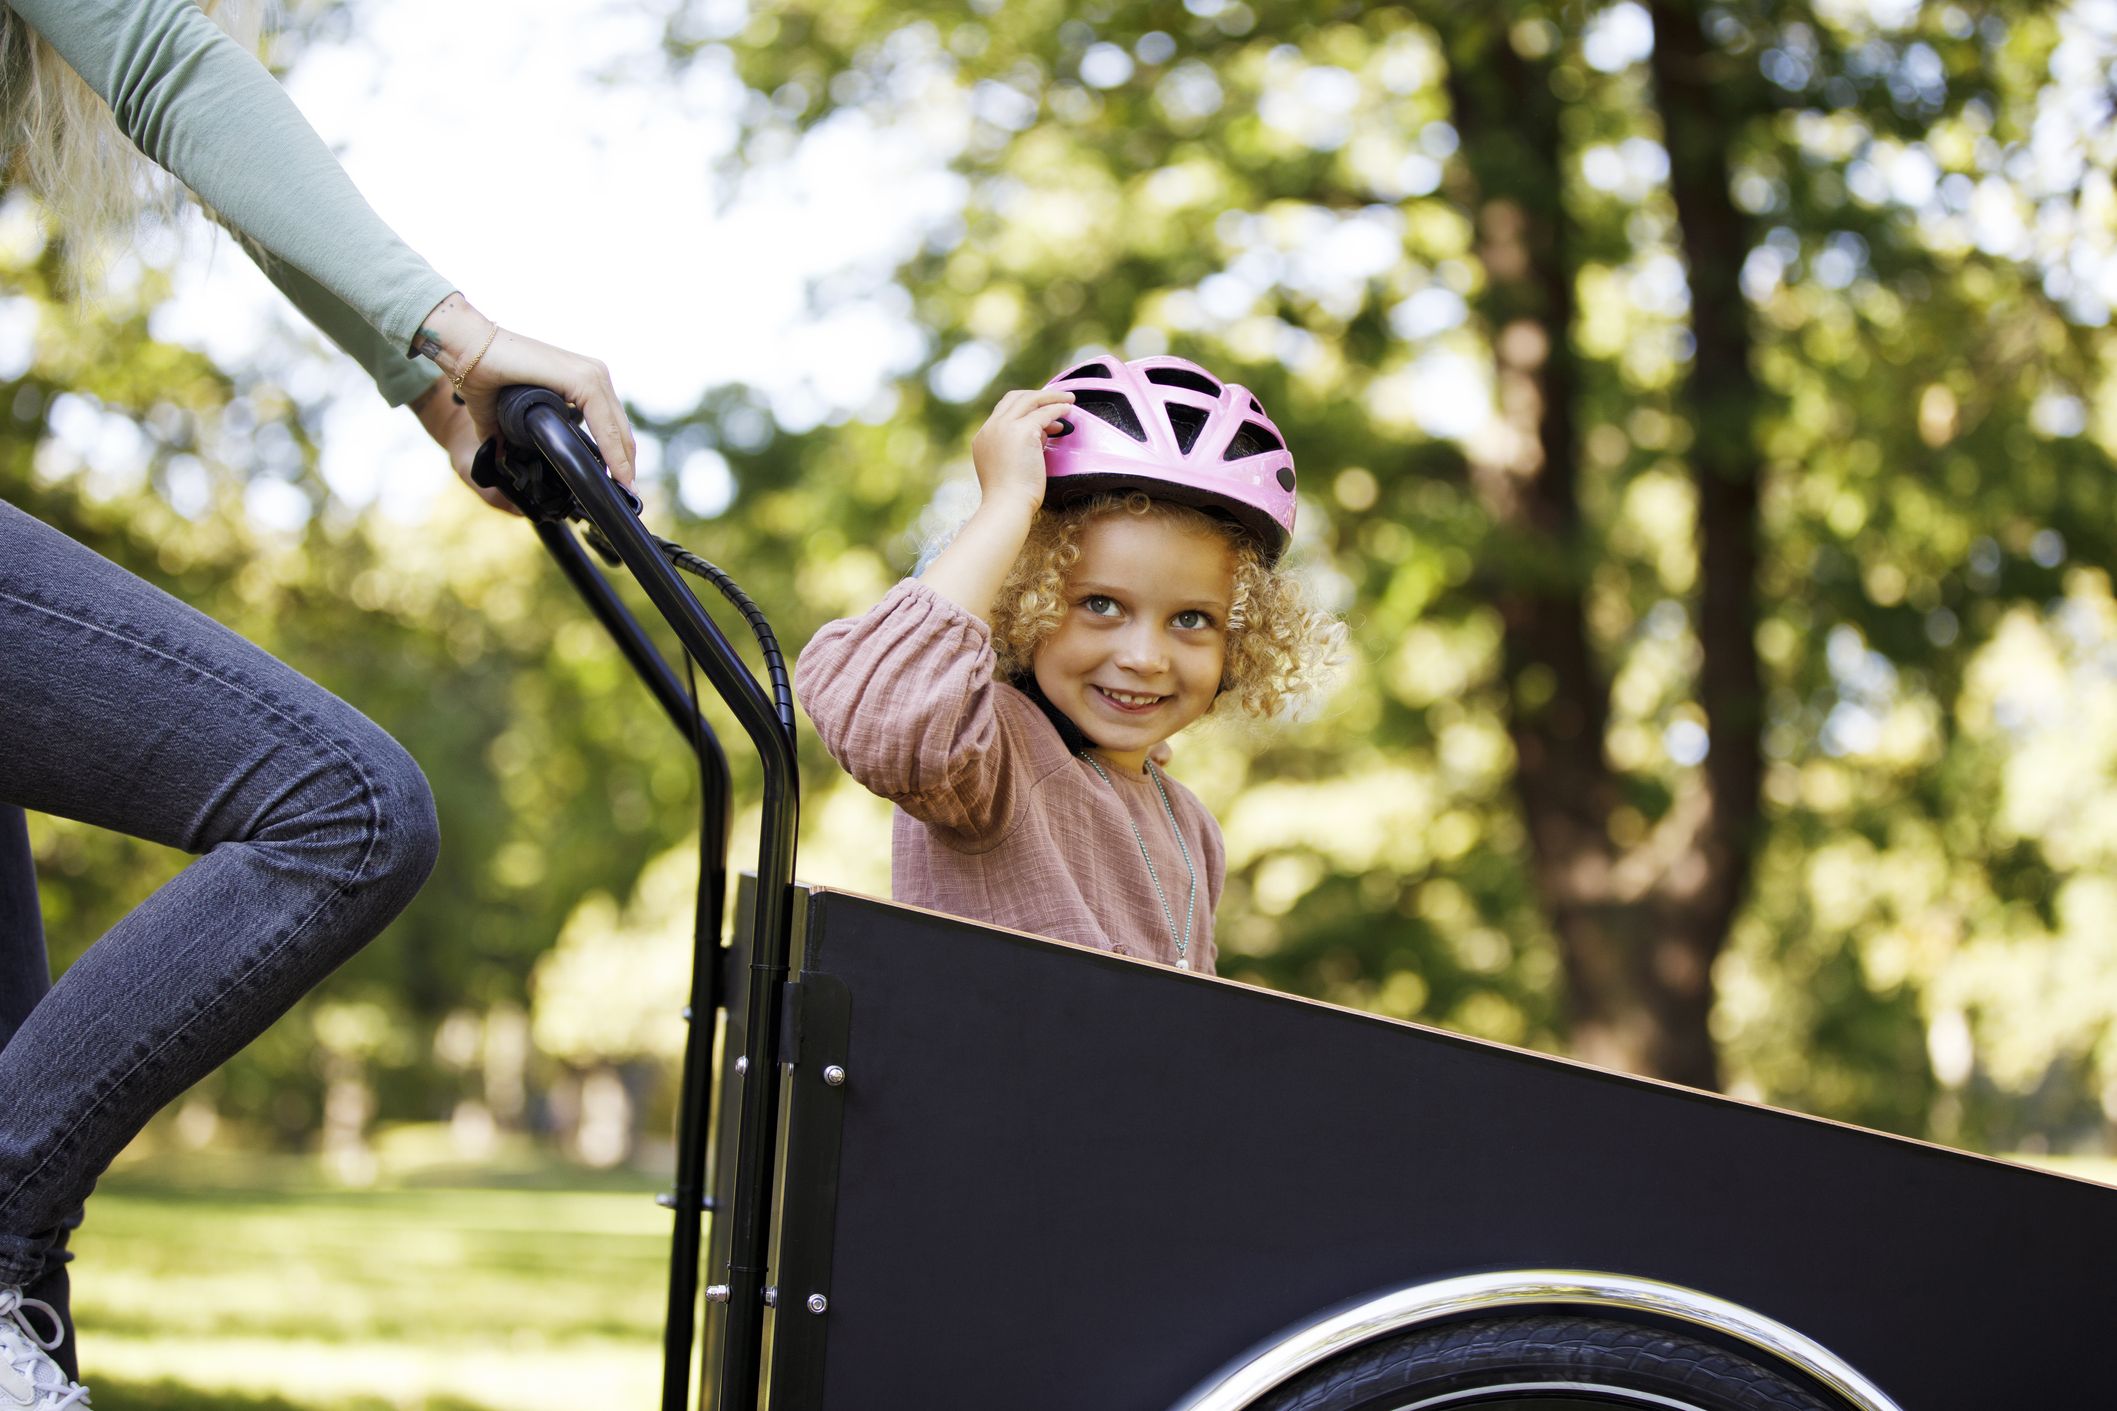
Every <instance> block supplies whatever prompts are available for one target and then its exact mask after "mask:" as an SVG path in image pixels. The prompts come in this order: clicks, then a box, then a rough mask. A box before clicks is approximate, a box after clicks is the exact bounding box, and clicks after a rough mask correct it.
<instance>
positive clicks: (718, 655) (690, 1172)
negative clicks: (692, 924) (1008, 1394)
mask: <svg viewBox="0 0 2117 1411" xmlns="http://www.w3.org/2000/svg"><path fill="white" fill-rule="evenodd" d="M497 410H498V416H499V422H500V436H499V437H498V438H497V439H496V440H495V441H491V442H487V443H486V445H485V446H484V447H481V448H480V450H479V452H478V457H477V461H476V464H475V466H474V470H473V478H474V479H475V480H476V481H477V482H478V483H479V484H480V485H487V486H494V487H496V488H498V489H500V490H501V491H502V492H503V493H505V494H506V495H507V497H508V498H509V499H510V500H511V501H512V502H513V503H514V504H515V505H516V506H517V507H518V508H520V509H521V510H522V512H523V514H524V515H525V516H526V517H528V518H529V519H530V521H531V522H532V523H533V524H534V525H535V526H536V529H537V533H538V535H539V537H541V538H542V539H543V540H544V542H545V545H546V546H547V547H548V548H549V549H550V550H551V551H552V554H553V556H554V557H555V558H557V559H558V561H559V564H560V566H561V568H562V569H564V570H565V572H566V574H567V576H568V578H569V579H571V580H572V581H573V583H574V586H575V587H576V588H577V589H579V590H580V591H581V593H582V595H583V596H584V597H585V598H586V599H587V600H588V603H589V605H590V607H591V608H592V609H593V610H594V611H595V613H596V615H597V617H598V618H599V619H601V620H602V622H603V624H604V626H605V627H606V628H608V629H609V630H610V632H611V634H612V636H613V637H615V638H616V639H617V642H618V645H619V647H620V649H621V650H623V651H624V653H625V655H626V657H627V659H628V660H629V661H631V662H632V664H633V666H634V668H635V669H636V670H638V671H639V672H640V674H641V676H642V677H643V678H645V679H646V681H647V684H648V686H649V687H650V688H651V689H652V690H653V691H654V693H655V695H656V697H657V698H658V699H659V700H660V701H661V702H662V705H663V707H664V709H665V710H667V711H668V712H669V713H670V716H671V718H672V719H674V720H675V721H676V722H677V723H678V726H679V728H680V729H683V730H685V731H686V733H687V734H688V735H689V736H690V737H691V739H692V740H693V743H694V744H695V745H696V746H697V748H698V752H699V757H700V763H701V767H702V769H703V770H704V772H705V774H706V785H707V794H708V799H707V805H706V817H705V820H704V825H703V827H702V830H701V853H702V854H708V853H709V849H711V850H714V851H715V853H716V854H717V858H718V859H724V857H725V850H726V838H727V802H726V800H727V765H726V762H725V760H724V759H721V757H720V750H719V746H718V744H717V743H716V742H715V741H713V739H712V735H711V731H710V730H708V729H707V728H706V726H705V723H704V722H703V721H702V720H701V719H700V718H699V717H698V715H697V713H696V711H695V710H694V708H693V707H692V705H691V703H690V702H689V700H688V699H687V698H686V697H685V695H684V693H683V689H682V687H681V686H679V685H677V684H676V681H675V677H674V674H673V673H672V672H671V671H670V670H669V668H668V664H667V663H666V662H665V661H663V660H662V658H661V655H660V653H658V652H657V651H655V649H654V647H653V646H652V644H651V643H650V642H648V641H647V639H646V637H645V634H644V633H642V632H641V631H640V630H639V627H638V624H637V623H635V622H633V621H632V619H631V616H630V614H629V613H628V612H627V611H626V609H625V608H624V606H623V604H622V603H621V602H619V601H618V599H617V597H616V595H615V594H614V593H613V592H612V591H611V589H610V585H609V584H608V583H607V582H605V581H604V580H603V578H602V576H601V574H599V573H598V572H597V571H596V569H595V567H594V566H593V565H592V564H590V563H589V562H588V560H587V558H586V556H585V555H583V554H582V553H581V551H580V547H579V545H578V544H577V543H576V542H575V540H574V538H573V534H572V530H571V527H570V526H571V524H572V523H574V522H580V523H583V524H584V525H585V526H586V527H587V529H588V532H589V538H590V542H591V543H592V544H594V545H595V546H596V548H597V549H598V551H600V552H601V553H603V555H604V556H605V558H606V559H608V560H609V561H610V562H611V563H612V564H613V565H622V566H623V567H624V568H625V569H626V570H627V571H629V572H630V573H631V574H632V576H633V577H634V578H635V579H637V580H638V582H639V584H640V586H641V587H642V588H643V589H645V590H646V593H647V596H648V598H649V600H650V601H652V602H653V604H654V606H655V608H656V610H657V611H658V612H660V613H661V615H662V616H663V617H664V618H665V619H667V621H668V623H669V625H670V626H671V627H673V628H674V629H675V631H676V634H677V637H678V639H679V640H680V641H681V642H682V643H683V647H684V650H685V651H686V652H687V653H689V654H690V655H691V656H692V657H693V658H695V659H696V660H697V661H698V662H699V664H700V666H701V667H702V668H703V669H704V671H705V674H706V677H707V679H708V680H709V681H710V682H712V684H713V687H714V689H715V691H716V692H717V693H718V694H719V695H720V698H721V699H722V701H724V702H725V703H726V704H727V707H728V709H729V710H730V711H731V712H733V714H734V716H735V719H736V722H737V723H738V724H739V725H740V726H741V727H742V729H743V732H744V733H745V734H747V735H748V736H749V737H750V742H751V744H752V745H753V746H754V747H755V748H756V750H757V753H758V756H759V758H760V761H761V762H762V764H763V769H764V817H763V827H762V832H761V836H760V839H759V843H758V857H757V878H758V887H757V907H756V914H755V917H754V930H753V933H752V937H751V946H750V956H751V966H750V971H751V973H750V985H749V1003H748V1009H747V1012H746V1024H745V1030H744V1033H745V1037H746V1040H747V1042H746V1043H745V1045H744V1053H743V1057H744V1058H745V1059H746V1060H747V1062H746V1064H745V1069H746V1077H745V1080H744V1082H743V1084H742V1088H741V1091H742V1105H741V1112H740V1116H739V1119H738V1132H739V1135H738V1139H737V1159H736V1163H735V1173H734V1189H733V1192H732V1199H731V1201H730V1202H729V1208H728V1209H726V1210H724V1211H721V1212H719V1213H718V1214H717V1215H716V1218H725V1219H727V1220H728V1221H729V1222H730V1240H729V1245H728V1248H729V1263H728V1268H727V1270H726V1271H725V1280H724V1281H725V1282H726V1284H727V1285H728V1289H729V1297H728V1300H727V1302H726V1303H725V1304H724V1305H718V1307H719V1308H722V1309H724V1316H725V1318H726V1320H727V1321H726V1325H725V1328H724V1330H723V1332H724V1336H723V1337H722V1339H721V1340H720V1345H721V1347H722V1349H723V1352H724V1355H723V1356H722V1358H721V1359H720V1366H719V1367H718V1368H717V1369H716V1368H714V1367H712V1366H708V1367H707V1368H706V1369H705V1372H704V1376H705V1377H706V1378H707V1379H712V1378H713V1377H714V1376H715V1374H716V1371H717V1373H718V1392H719V1395H718V1397H717V1398H715V1397H713V1396H711V1395H709V1394H708V1395H706V1396H705V1399H706V1401H707V1402H708V1404H712V1405H717V1406H720V1407H724V1408H739V1407H750V1406H754V1405H756V1402H757V1389H758V1378H759V1367H760V1362H761V1351H762V1338H763V1331H764V1310H765V1302H764V1290H765V1283H766V1273H767V1270H766V1258H767V1254H768V1241H769V1236H770V1216H771V1208H770V1206H771V1190H772V1165H773V1160H774V1156H775V1151H774V1145H775V1144H774V1141H773V1130H772V1123H773V1122H774V1120H775V1114H776V1113H777V1111H778V1102H779V1085H780V1068H779V1064H778V1062H777V1056H778V1054H779V1045H780V1027H781V1024H780V1021H781V1004H780V995H781V989H782V986H783V985H784V983H785V981H786V978H787V958H788V954H789V951H790V949H791V943H792V935H791V931H792V919H793V883H794V843H795V831H796V825H797V823H798V822H799V817H800V775H799V770H798V768H797V765H796V761H795V755H794V706H793V693H792V690H791V688H790V686H789V683H788V678H787V671H786V662H785V658H784V655H783V654H782V653H781V651H780V649H779V644H778V641H777V639H776V638H775V637H774V636H773V634H772V630H771V625H770V624H769V623H768V622H766V621H765V618H764V614H763V613H762V612H760V611H759V610H758V608H757V605H756V604H755V603H753V602H751V601H750V600H749V598H748V597H747V596H745V595H744V594H743V592H742V590H741V589H740V588H739V587H737V586H736V585H735V582H734V580H733V579H731V578H729V577H728V575H727V574H725V573H723V572H721V571H720V570H719V569H717V568H715V567H714V566H713V565H712V564H710V563H708V562H706V561H705V560H704V559H702V558H699V557H698V556H697V555H696V554H693V553H691V552H690V551H689V550H687V549H684V548H683V547H682V546H680V545H677V544H672V543H670V542H669V541H667V540H664V539H660V538H657V537H656V536H655V535H653V534H651V533H649V532H648V531H647V528H646V526H645V525H643V524H642V523H641V522H640V511H641V507H640V501H639V500H638V498H637V497H635V496H634V495H633V494H632V493H631V492H630V491H629V490H627V489H626V488H625V487H623V486H621V485H619V484H617V483H616V482H615V481H613V480H612V479H610V476H609V474H608V472H607V470H606V468H605V466H604V463H603V458H602V456H601V454H600V453H599V452H598V451H597V450H596V447H595V443H594V442H593V441H591V440H589V438H588V437H587V436H586V435H585V434H584V433H583V432H582V431H581V430H580V427H579V424H578V423H579V417H578V414H577V413H576V412H574V411H573V410H572V409H571V408H569V407H568V406H567V405H566V403H565V401H564V400H563V399H562V398H560V397H559V396H558V395H557V394H555V393H553V392H550V391H547V390H546V389H544V388H541V387H508V388H505V389H503V390H502V391H501V393H500V395H499V399H498V407H497ZM678 567H682V568H683V569H685V570H686V571H689V572H692V573H695V574H698V575H699V576H701V577H703V578H706V579H707V580H709V581H711V582H712V583H713V584H714V586H715V587H716V588H718V589H719V590H720V591H721V593H722V594H723V595H724V596H726V597H727V598H728V600H729V601H730V602H731V603H733V604H734V605H735V606H736V608H737V610H738V611H740V612H741V613H742V615H743V617H744V619H745V621H746V622H747V623H748V625H749V626H750V629H751V631H752V632H753V633H754V634H755V635H756V637H757V639H758V645H759V647H760V649H761V650H762V651H763V653H764V660H765V670H766V673H767V675H768V677H769V678H770V681H771V689H770V690H769V691H767V690H766V688H765V687H764V686H763V685H762V684H760V683H759V681H758V680H757V678H756V677H755V676H754V675H752V674H751V672H750V670H749V668H748V667H747V666H746V665H745V664H744V663H743V660H742V658H741V657H740V656H739V655H738V654H737V653H736V651H735V649H734V648H733V647H732V646H731V645H730V644H729V642H728V640H727V638H726V637H725V636H723V635H722V634H721V631H720V629H719V627H718V626H717V625H716V624H715V623H714V621H713V620H712V618H710V617H709V616H707V614H706V611H705V609H704V607H703V606H701V605H700V603H699V601H698V599H697V597H695V596H694V595H693V594H692V592H691V590H690V589H689V588H688V587H687V586H686V585H685V584H684V582H683V580H682V579H681V578H680V577H679V576H678V575H677V568H678ZM716 771H717V773H716ZM716 784H717V786H718V792H717V793H716V792H715V787H716ZM702 867H703V868H704V869H705V872H706V876H705V879H704V882H705V884H704V885H702V886H701V889H700V915H699V924H700V953H699V964H698V972H699V973H696V974H694V977H693V986H692V992H693V1002H692V1014H693V1023H692V1031H691V1038H690V1042H689V1044H688V1045H687V1048H686V1052H685V1058H684V1095H683V1100H682V1104H681V1106H682V1113H681V1116H680V1119H679V1125H678V1156H677V1191H676V1197H675V1204H676V1213H677V1221H678V1226H677V1237H676V1257H675V1259H674V1262H673V1267H672V1270H671V1274H670V1299H669V1331H668V1337H667V1341H666V1343H665V1348H664V1351H665V1362H664V1370H663V1407H664V1411H687V1408H688V1406H689V1401H688V1388H687V1386H686V1383H687V1381H688V1377H689V1370H688V1369H689V1364H690V1353H691V1332H692V1325H693V1322H694V1320H695V1318H696V1316H697V1315H696V1293H697V1264H698V1243H697V1230H698V1213H699V1210H700V1208H701V1207H702V1205H703V1203H704V1195H705V1182H704V1164H705V1148H706V1134H707V1132H708V1131H709V1130H710V1128H711V1121H710V1111H709V1108H710V1101H711V1099H710V1092H711V1088H712V1074H711V1063H712V1040H713V1029H714V1020H715V1017H716V1015H717V1012H718V1010H719V1008H720V1003H721V993H722V987H721V984H720V981H719V971H720V965H719V928H720V915H721V908H722V905H723V903H724V901H725V895H726V892H725V887H726V880H725V864H724V861H717V860H716V856H715V855H708V856H706V857H705V859H704V861H703V862H702ZM716 873H717V875H716ZM709 913H710V914H709ZM708 937H710V945H711V949H710V951H709V950H708V948H707V946H708ZM709 1316H714V1315H713V1313H712V1311H711V1310H709ZM706 1392H707V1388H705V1387H702V1388H701V1393H702V1394H706Z"/></svg>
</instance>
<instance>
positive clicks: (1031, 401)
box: [970, 388, 1073, 509]
mask: <svg viewBox="0 0 2117 1411" xmlns="http://www.w3.org/2000/svg"><path fill="white" fill-rule="evenodd" d="M1072 400H1073V394H1072V393H1071V392H1054V391H1051V390H1050V389H1049V388H1042V389H1039V390H1037V391H1034V392H1027V391H1015V392H1009V393H1008V394H1007V395H1006V396H1004V397H1002V398H1000V404H999V405H998V406H996V407H994V408H993V409H992V415H991V416H989V417H987V418H985V424H984V425H983V426H981V427H979V428H978V434H977V435H976V436H974V437H972V438H971V441H970V459H971V463H972V464H973V465H975V466H976V467H977V468H978V490H979V492H980V493H981V494H983V496H984V497H985V500H986V502H987V503H992V502H994V501H1002V500H1008V499H1015V500H1020V501H1024V502H1026V503H1027V505H1028V507H1029V508H1031V509H1035V508H1036V507H1037V506H1038V505H1041V504H1042V503H1043V502H1044V436H1045V433H1047V432H1052V431H1057V430H1058V429H1059V412H1060V411H1062V410H1063V409H1064V408H1065V406H1066V404H1067V403H1069V402H1071V401H1072Z"/></svg>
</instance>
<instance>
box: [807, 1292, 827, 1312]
mask: <svg viewBox="0 0 2117 1411" xmlns="http://www.w3.org/2000/svg"><path fill="white" fill-rule="evenodd" d="M830 1306H831V1301H830V1300H829V1299H827V1298H825V1297H824V1296H823V1295H822V1294H820V1293H812V1294H810V1295H809V1312H811V1313H821V1312H822V1311H823V1310H824V1309H826V1308H828V1307H830Z"/></svg>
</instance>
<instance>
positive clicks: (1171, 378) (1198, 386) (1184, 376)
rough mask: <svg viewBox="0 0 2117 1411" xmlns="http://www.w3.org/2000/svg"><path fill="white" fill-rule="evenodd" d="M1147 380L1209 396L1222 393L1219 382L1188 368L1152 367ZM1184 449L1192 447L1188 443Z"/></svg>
mask: <svg viewBox="0 0 2117 1411" xmlns="http://www.w3.org/2000/svg"><path fill="white" fill-rule="evenodd" d="M1147 381H1149V382H1159V383H1160V384H1161V385H1162V386H1164V387H1183V388H1187V389H1189V390H1190V391H1193V392H1203V393H1205V394H1206V395H1207V396H1208V397H1217V396H1219V395H1220V384H1219V383H1217V382H1215V381H1214V380H1213V379H1212V378H1210V377H1207V376H1205V375H1204V374H1203V373H1196V372H1192V371H1190V370H1189V369H1188V368H1180V367H1150V368H1148V369H1147ZM1184 449H1185V450H1187V451H1188V450H1190V449H1191V448H1190V447H1189V446H1188V445H1186V446H1185V447H1184Z"/></svg>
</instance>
